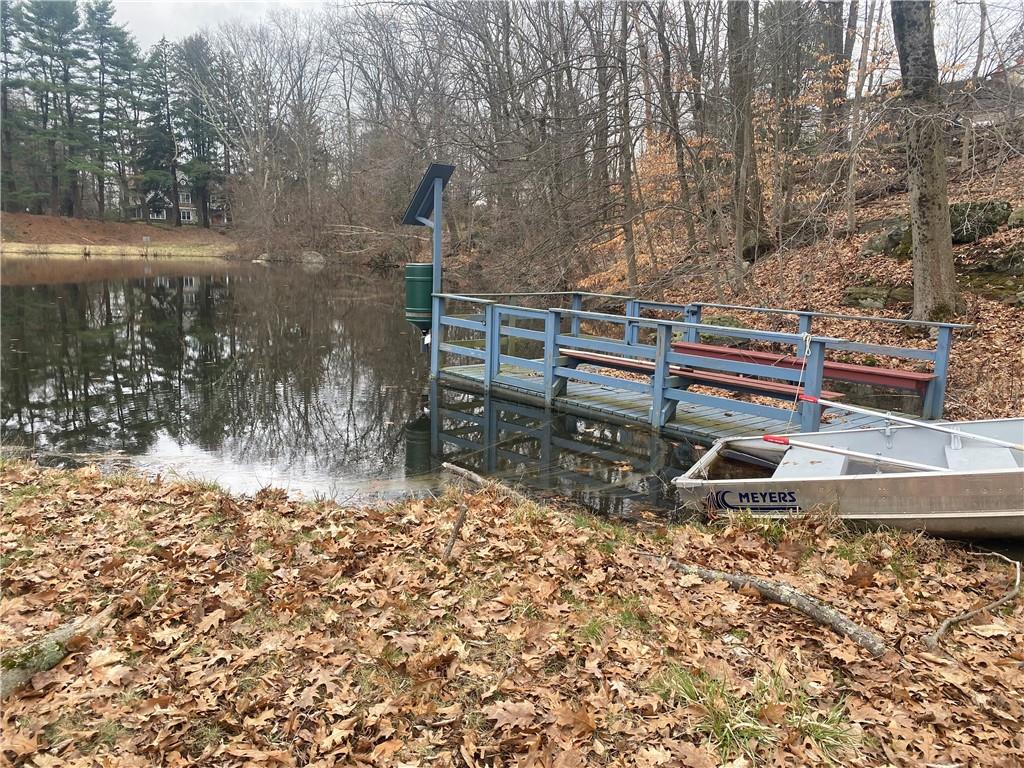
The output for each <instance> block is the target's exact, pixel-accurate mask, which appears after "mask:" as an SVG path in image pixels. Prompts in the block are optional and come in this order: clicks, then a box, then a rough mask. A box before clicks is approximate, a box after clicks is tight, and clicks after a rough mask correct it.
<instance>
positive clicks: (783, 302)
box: [580, 161, 1024, 419]
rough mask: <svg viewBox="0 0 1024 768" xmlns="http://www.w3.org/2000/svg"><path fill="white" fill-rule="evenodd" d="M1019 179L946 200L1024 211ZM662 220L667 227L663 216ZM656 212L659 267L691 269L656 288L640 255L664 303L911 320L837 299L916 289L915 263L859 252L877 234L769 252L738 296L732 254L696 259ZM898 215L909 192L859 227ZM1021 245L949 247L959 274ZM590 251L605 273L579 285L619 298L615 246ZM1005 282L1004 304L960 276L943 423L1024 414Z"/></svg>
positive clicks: (1023, 314)
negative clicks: (961, 308)
mask: <svg viewBox="0 0 1024 768" xmlns="http://www.w3.org/2000/svg"><path fill="white" fill-rule="evenodd" d="M1022 178H1024V162H1022V161H1014V162H1010V163H1008V164H1007V165H1006V167H1004V168H1002V169H1001V170H1000V173H999V174H998V175H997V176H994V177H993V176H986V177H967V178H964V179H962V180H954V181H953V182H952V183H951V187H950V197H951V199H952V200H953V201H967V200H987V199H1005V200H1008V201H1010V203H1011V204H1012V205H1013V206H1014V207H1017V206H1020V205H1022V204H1024V182H1022V181H1021V180H1022ZM659 215H660V216H661V217H662V218H663V219H664V220H661V219H659ZM659 215H655V216H652V222H651V229H652V242H654V243H655V245H656V250H657V253H658V260H659V264H660V267H661V270H664V269H665V268H667V267H670V266H673V267H674V266H679V265H681V266H683V267H685V268H686V271H687V272H688V274H687V275H686V276H685V277H681V278H679V279H677V280H676V281H674V282H671V283H669V284H665V283H664V282H659V280H658V279H659V278H661V277H662V273H661V271H659V270H653V269H652V265H651V262H650V259H649V258H647V257H646V256H645V254H643V253H642V254H640V262H641V265H640V266H641V273H642V274H641V280H642V281H644V280H646V281H649V282H650V283H651V284H652V285H657V293H658V295H659V296H660V297H662V298H663V299H664V300H666V301H672V302H678V303H681V304H686V303H689V302H695V301H703V302H712V303H726V304H739V305H746V306H760V307H779V308H784V309H801V310H815V311H819V312H834V313H844V314H856V315H866V316H878V317H881V316H886V317H908V316H909V315H910V312H911V310H912V306H911V304H910V303H906V302H903V303H900V302H893V303H891V304H890V305H889V306H887V307H886V308H885V309H884V310H871V309H860V308H850V307H845V306H843V303H842V300H843V292H844V290H845V289H847V288H849V287H851V286H862V285H888V286H911V285H912V284H913V266H912V265H911V263H910V262H909V261H897V260H896V259H893V258H890V257H887V256H873V257H869V258H865V257H863V256H861V255H860V249H861V246H862V245H863V244H864V242H865V241H867V240H868V239H869V238H871V237H872V236H873V235H875V234H877V231H878V230H877V229H876V230H873V231H865V232H863V233H861V234H857V235H852V236H849V237H846V236H837V237H835V238H832V237H822V239H819V240H818V241H816V242H814V243H812V244H810V245H805V246H801V247H795V248H786V249H784V250H781V251H778V252H775V253H773V254H770V255H769V256H767V257H765V258H763V259H761V260H759V261H758V262H757V263H756V264H755V265H754V266H753V267H752V268H751V269H750V270H749V271H748V272H747V273H746V275H745V277H744V278H743V279H742V285H741V286H739V287H738V289H737V288H736V286H733V285H732V284H731V282H730V279H729V270H731V269H732V254H731V252H729V250H728V249H727V250H726V251H723V252H722V253H720V254H719V255H718V256H717V257H712V256H708V255H705V256H704V257H702V258H700V259H696V258H695V257H694V256H693V255H692V254H691V253H689V251H688V249H687V248H686V247H685V246H684V244H683V241H682V235H681V232H682V229H681V226H680V224H679V222H678V220H677V219H676V218H674V217H673V216H671V215H669V214H668V213H666V212H663V213H661V214H659ZM894 217H900V218H904V219H905V218H906V217H907V196H906V194H898V195H895V196H892V197H888V198H883V199H880V200H876V201H873V202H871V203H867V204H864V205H860V206H858V208H857V220H858V221H859V222H860V223H862V224H865V223H869V222H876V223H878V224H879V226H881V227H882V228H883V229H884V228H886V227H887V226H889V225H885V224H883V222H886V221H889V220H890V219H892V218H894ZM834 219H835V220H834V222H833V225H834V227H833V229H834V231H839V230H841V229H842V228H843V227H844V226H845V221H844V220H843V216H842V215H841V214H837V215H836V216H835V217H834ZM645 242H647V241H645ZM1021 244H1024V229H1020V228H1018V229H1012V230H1008V229H1005V228H1003V229H1002V230H1000V231H999V232H997V233H995V234H993V235H991V236H989V237H985V238H982V239H980V240H979V241H977V242H975V243H971V244H968V245H957V246H954V248H953V250H954V256H955V258H956V259H957V263H958V270H964V269H966V268H967V267H968V266H969V265H970V264H971V263H973V262H975V261H977V260H978V259H979V257H981V256H984V255H990V254H992V253H1004V252H1006V251H1008V249H1010V248H1011V247H1020V246H1021ZM595 250H596V253H595V259H594V262H595V263H597V264H601V265H605V268H604V270H603V271H600V272H597V273H595V274H592V275H590V276H589V277H587V278H586V279H585V280H583V281H582V282H581V285H580V287H582V288H584V289H585V290H591V291H598V292H605V293H622V292H623V287H624V286H625V284H626V277H625V263H624V261H623V258H622V247H621V243H618V242H611V243H607V244H605V245H604V246H603V247H602V248H600V249H595ZM1007 279H1008V280H1009V281H1011V282H1013V284H1014V285H1016V286H1017V288H1016V289H1014V290H1009V289H1007V291H1006V299H1007V300H999V299H996V298H992V297H987V296H985V295H979V294H978V293H976V292H973V291H972V290H971V288H970V286H969V279H968V276H967V275H966V274H963V275H961V278H960V282H961V289H962V295H963V298H964V299H965V303H966V312H965V313H964V314H963V315H962V316H960V317H957V318H955V320H956V321H957V322H961V323H969V324H973V325H974V328H973V329H971V330H962V331H958V332H957V333H956V335H955V338H954V344H953V356H952V365H951V368H950V377H949V390H948V392H947V402H946V413H945V415H946V417H947V418H956V419H967V418H974V419H980V418H999V417H1006V416H1019V415H1020V414H1021V412H1022V409H1024V305H1020V304H1017V305H1013V304H1012V303H1009V301H1012V299H1013V296H1014V293H1015V291H1016V290H1022V289H1024V279H1022V278H1012V277H1010V278H1007ZM731 314H732V315H733V316H734V318H735V319H737V320H739V321H741V322H743V323H745V324H748V325H749V326H750V327H759V328H769V327H770V328H771V329H772V330H783V331H789V332H796V329H797V328H796V326H797V323H796V318H786V319H785V321H784V322H777V321H776V318H774V317H767V318H766V317H765V316H763V315H761V316H758V315H752V314H746V313H738V312H735V311H731ZM710 317H711V313H709V319H710ZM814 332H815V333H818V334H822V335H833V336H837V337H840V338H846V339H850V340H853V341H860V342H867V343H875V344H892V345H896V346H904V347H915V346H916V347H928V348H934V345H935V344H934V341H933V340H932V339H931V338H929V337H927V336H926V335H924V336H922V335H913V334H909V335H908V334H907V333H906V332H905V331H904V330H903V329H901V328H900V327H898V326H887V325H880V324H873V323H864V322H839V321H816V322H815V325H814ZM875 364H877V365H883V366H887V367H893V368H907V367H912V364H911V361H906V360H899V359H894V358H884V359H883V358H879V359H877V360H876V361H875ZM718 394H721V392H719V393H718ZM776 404H777V403H776ZM863 404H864V405H870V403H863Z"/></svg>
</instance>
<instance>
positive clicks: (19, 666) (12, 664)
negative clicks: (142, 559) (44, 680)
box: [0, 601, 121, 701]
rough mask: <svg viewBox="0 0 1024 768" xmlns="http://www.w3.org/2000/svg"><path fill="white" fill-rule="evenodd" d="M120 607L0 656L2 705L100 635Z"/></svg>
mask: <svg viewBox="0 0 1024 768" xmlns="http://www.w3.org/2000/svg"><path fill="white" fill-rule="evenodd" d="M120 606H121V602H120V601H115V602H113V603H111V604H110V605H108V606H107V607H106V608H104V609H103V610H102V611H100V612H99V613H97V614H95V615H93V616H85V617H81V618H78V619H75V620H74V621H71V622H68V623H67V624H64V625H63V626H61V627H58V628H57V629H55V630H53V632H50V633H49V634H48V635H44V636H43V637H40V638H38V639H36V640H33V641H31V642H28V643H26V644H25V645H22V646H20V647H18V648H11V649H9V650H6V651H4V652H3V653H2V654H0V701H2V700H5V699H6V698H7V697H8V696H10V695H11V694H12V693H14V691H16V690H18V689H19V688H21V686H23V685H25V683H27V682H28V681H29V680H31V679H32V677H33V676H34V675H35V674H37V673H38V672H45V671H46V670H48V669H53V667H55V666H57V665H58V664H60V662H61V661H63V660H64V657H65V656H67V655H68V654H69V653H71V651H72V650H73V648H74V647H75V645H76V644H77V643H78V642H80V641H81V640H83V639H85V638H88V637H91V636H93V635H95V634H96V633H98V632H100V631H101V630H102V629H103V628H104V627H106V626H107V624H109V623H110V621H111V620H112V619H113V618H114V616H115V615H116V614H117V612H118V610H119V608H120Z"/></svg>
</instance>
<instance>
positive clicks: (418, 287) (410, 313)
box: [405, 264, 434, 333]
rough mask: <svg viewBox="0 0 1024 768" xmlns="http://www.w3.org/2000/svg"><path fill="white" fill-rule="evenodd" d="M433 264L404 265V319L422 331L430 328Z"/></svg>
mask: <svg viewBox="0 0 1024 768" xmlns="http://www.w3.org/2000/svg"><path fill="white" fill-rule="evenodd" d="M433 281H434V265H433V264H406V265H405V319H406V320H407V321H408V322H410V323H412V324H413V325H415V326H416V327H417V328H419V329H420V330H421V331H422V332H423V333H426V332H427V331H429V330H430V314H431V301H430V295H431V291H432V285H433Z"/></svg>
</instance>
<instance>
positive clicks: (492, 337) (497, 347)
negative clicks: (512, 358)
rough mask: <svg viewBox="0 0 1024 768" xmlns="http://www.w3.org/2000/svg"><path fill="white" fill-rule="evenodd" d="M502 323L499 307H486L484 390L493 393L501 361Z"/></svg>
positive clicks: (490, 305) (492, 305)
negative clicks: (492, 388)
mask: <svg viewBox="0 0 1024 768" xmlns="http://www.w3.org/2000/svg"><path fill="white" fill-rule="evenodd" d="M500 321H501V315H500V314H499V311H498V307H497V305H495V304H488V305H487V306H486V307H484V390H485V391H486V392H490V391H491V384H492V382H493V381H494V377H495V376H496V375H497V374H498V363H499V361H500V359H501V328H499V327H498V323H499V322H500Z"/></svg>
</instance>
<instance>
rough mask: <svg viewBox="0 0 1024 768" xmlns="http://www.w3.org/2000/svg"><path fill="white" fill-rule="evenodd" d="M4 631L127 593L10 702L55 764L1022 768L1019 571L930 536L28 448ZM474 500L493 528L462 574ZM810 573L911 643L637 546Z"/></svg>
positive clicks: (10, 720) (11, 750) (37, 625)
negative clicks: (652, 519) (339, 503)
mask: <svg viewBox="0 0 1024 768" xmlns="http://www.w3.org/2000/svg"><path fill="white" fill-rule="evenodd" d="M0 496H2V504H3V510H4V513H3V514H4V518H3V519H4V524H3V533H2V536H3V545H4V558H5V563H4V574H3V587H4V603H3V615H2V618H3V622H2V625H0V640H2V641H3V644H4V646H5V647H10V646H12V645H16V644H20V643H22V642H24V641H26V640H28V639H31V638H35V637H38V636H40V635H42V634H44V633H46V632H47V631H49V630H52V629H53V628H55V627H57V626H59V625H61V624H63V623H64V622H66V621H67V620H68V619H69V618H71V617H74V616H81V615H88V614H93V613H95V612H97V611H99V610H100V609H102V608H103V606H105V605H107V604H109V603H110V602H111V601H112V600H115V599H119V600H123V602H124V604H125V606H126V607H125V609H124V610H123V611H122V612H121V615H120V617H119V618H118V620H117V621H116V622H115V623H114V624H113V625H111V626H110V627H109V628H108V629H107V630H106V632H104V633H103V634H102V635H101V636H99V637H98V638H96V639H95V640H93V641H92V642H91V643H90V644H86V645H83V646H82V647H78V648H76V649H75V650H74V651H73V652H72V653H71V654H70V655H69V656H68V657H67V658H66V659H65V660H64V661H63V663H61V664H60V665H58V666H57V667H56V668H54V669H52V670H51V671H49V672H44V673H40V674H38V675H36V677H35V678H34V679H33V680H32V682H31V684H30V686H29V687H28V688H27V689H26V690H23V691H22V692H21V693H19V694H16V696H15V697H13V698H12V699H10V700H9V701H8V702H6V703H5V706H4V712H3V731H4V736H3V750H4V751H3V754H4V759H5V761H7V762H9V763H14V764H21V765H34V766H41V767H42V766H57V765H61V766H86V765H90V766H91V765H103V766H152V765H167V766H178V765H218V766H221V765H223V766H241V765H252V766H273V765H280V766H290V765H316V766H330V765H407V766H412V765H424V766H426V765H432V766H449V765H460V766H462V765H466V766H485V765H486V766H509V765H523V766H533V765H538V766H541V765H542V766H576V765H637V766H714V765H721V764H729V765H732V766H749V765H755V764H756V765H802V764H820V763H822V762H823V761H826V760H833V761H835V762H836V763H840V764H844V765H881V764H892V765H923V764H926V763H928V764H944V765H952V764H959V765H982V764H984V765H1019V764H1021V763H1022V762H1024V736H1022V728H1021V722H1022V717H1024V705H1022V701H1024V671H1022V669H1021V661H1022V659H1024V653H1022V650H1021V648H1022V641H1024V620H1022V617H1021V613H1020V608H1019V607H1014V606H1011V607H1010V608H1009V609H1007V610H1005V611H1003V612H1002V613H1000V614H998V615H987V616H982V617H979V619H978V620H977V621H976V622H975V623H973V624H970V625H968V626H964V627H961V628H958V629H957V630H955V631H954V632H953V633H952V634H951V635H950V636H948V637H947V638H946V639H945V641H944V648H945V649H946V650H947V651H948V652H949V653H950V656H949V657H948V658H946V657H940V656H938V655H932V654H929V653H926V652H924V650H923V648H922V646H921V644H920V641H919V638H920V636H921V635H922V634H924V633H925V632H927V631H928V630H930V629H933V628H934V627H935V626H936V625H937V623H938V622H939V621H940V620H941V619H942V618H943V617H945V616H947V615H949V614H950V613H951V612H957V611H959V610H962V609H964V608H967V607H971V606H974V605H979V604H984V603H986V602H988V601H989V600H991V599H993V597H994V596H997V595H999V594H1001V593H1002V591H1003V590H1005V588H1006V586H1007V580H1008V578H1009V574H1008V573H1007V571H1006V568H1005V563H1002V562H1000V561H997V560H991V559H986V558H978V557H968V556H966V554H965V553H964V552H963V551H962V550H961V549H958V548H956V547H954V546H950V545H945V544H942V543H937V542H932V541H928V540H921V539H917V538H915V537H912V536H909V535H902V534H900V535H895V534H881V533H876V534H868V535H853V534H848V533H839V532H835V531H834V530H833V529H831V528H829V527H828V526H826V525H825V524H824V523H820V522H819V523H812V522H810V521H804V522H802V523H801V524H795V525H793V526H791V527H789V528H783V527H781V526H779V525H777V524H767V525H765V524H763V523H759V522H756V521H752V520H748V521H732V522H729V523H723V524H719V525H716V526H715V527H713V528H706V527H703V526H699V525H682V526H673V527H668V528H666V527H657V526H652V527H649V528H645V529H643V530H641V529H637V528H627V527H624V526H620V525H615V524H611V523H608V522H602V521H600V520H598V519H596V518H591V517H584V516H580V517H572V516H570V515H567V514H565V513H560V512H557V511H553V510H548V509H543V508H539V507H534V506H519V507H517V506H514V505H511V504H510V503H509V502H507V501H504V500H502V499H501V498H499V497H498V496H495V495H492V494H490V493H489V492H480V493H476V494H469V493H463V492H461V491H455V490H452V491H449V492H448V493H447V494H446V495H445V496H444V497H442V498H440V499H438V500H429V501H412V502H407V503H403V504H398V505H394V506H390V507H385V508H378V509H371V508H361V509H346V508H339V507H336V506H333V505H325V504H310V503H302V502H297V501H289V500H287V499H286V497H285V495H284V494H283V493H282V492H277V491H270V490H268V491H264V492H261V493H260V494H258V495H257V496H255V497H254V498H232V497H230V496H228V495H225V494H224V493H222V492H220V491H219V490H217V489H215V488H209V487H203V486H198V485H187V484H173V485H172V484H162V483H159V482H153V481H149V480H145V479H140V478H136V477H133V476H114V477H103V476H102V475H100V474H99V473H98V472H97V471H95V470H92V469H85V470H79V471H77V472H74V473H63V472H58V471H54V470H41V469H39V468H37V467H35V466H33V465H28V464H21V463H10V462H8V463H6V464H5V465H4V467H3V469H2V474H0ZM460 505H468V506H469V510H470V513H469V517H468V521H467V523H466V525H465V527H464V528H463V529H462V534H461V538H460V540H459V542H458V544H457V545H456V549H455V560H454V561H453V563H452V564H451V566H446V565H444V564H443V563H442V562H441V559H440V555H441V551H442V549H443V548H444V545H445V543H446V540H447V538H448V535H449V532H450V530H451V525H452V521H453V519H454V518H455V516H456V514H457V512H458V509H459V507H460ZM640 549H642V550H649V551H654V552H659V553H669V554H671V555H672V556H674V557H675V558H677V559H678V560H680V561H683V562H687V563H691V564H698V565H705V566H708V567H714V568H720V569H723V570H730V571H739V572H746V573H750V574H759V575H763V576H767V577H770V578H774V579H777V580H782V581H785V582H787V583H789V584H791V585H793V586H795V587H797V588H799V589H802V590H804V591H805V592H808V593H810V594H813V595H816V596H818V597H820V598H822V599H825V600H828V601H830V602H832V603H833V604H834V605H836V606H837V607H839V608H840V609H842V610H843V611H845V612H846V613H847V614H848V615H849V616H851V617H852V618H854V619H856V620H857V621H859V622H862V623H863V624H865V625H867V626H869V627H871V628H873V629H875V630H876V631H878V632H880V633H882V634H883V635H884V636H885V638H886V640H887V642H889V643H890V644H891V645H892V646H893V647H894V648H896V649H898V651H895V652H893V653H891V654H890V655H889V656H887V657H885V658H884V659H882V660H873V659H871V658H869V657H868V656H867V654H866V653H865V652H863V651H862V650H861V649H859V648H858V647H856V646H854V645H852V644H851V643H850V642H849V641H846V640H843V639H841V638H839V637H838V636H836V635H834V634H832V633H831V632H830V631H828V630H826V629H824V628H822V627H819V626H817V625H814V624H812V623H811V622H810V621H809V620H807V619H805V618H803V617H802V616H800V615H797V614H795V613H793V612H792V611H790V610H788V609H786V608H783V607H781V606H777V605H772V604H768V603H766V602H764V601H763V600H762V599H760V598H759V597H758V596H756V595H754V594H745V593H738V592H735V591H732V590H730V589H728V588H727V587H726V586H725V585H724V584H720V583H714V584H706V583H703V582H701V581H699V580H698V579H695V578H688V577H685V576H680V575H679V574H677V573H675V572H673V571H671V570H670V569H669V568H668V567H667V566H666V565H664V564H662V563H660V562H652V561H650V560H649V559H646V558H643V557H640V556H638V555H637V554H636V552H637V550H640Z"/></svg>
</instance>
